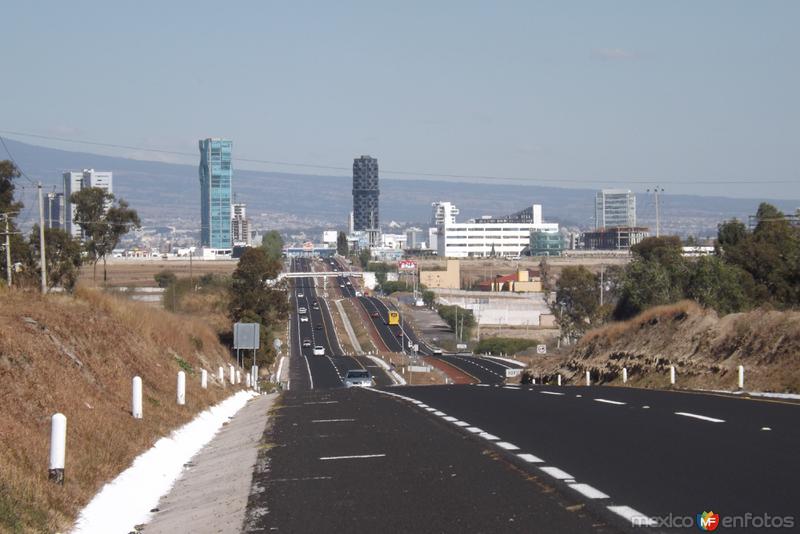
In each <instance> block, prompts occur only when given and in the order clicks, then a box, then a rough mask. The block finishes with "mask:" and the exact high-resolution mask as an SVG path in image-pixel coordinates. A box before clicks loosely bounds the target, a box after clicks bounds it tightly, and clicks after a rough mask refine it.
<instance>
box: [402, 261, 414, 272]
mask: <svg viewBox="0 0 800 534" xmlns="http://www.w3.org/2000/svg"><path fill="white" fill-rule="evenodd" d="M397 268H398V269H399V270H401V271H416V270H417V262H416V261H414V260H400V261H398V262H397Z"/></svg>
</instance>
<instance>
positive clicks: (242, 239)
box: [231, 202, 253, 247]
mask: <svg viewBox="0 0 800 534" xmlns="http://www.w3.org/2000/svg"><path fill="white" fill-rule="evenodd" d="M231 239H232V241H233V246H235V247H249V246H251V245H252V244H253V240H252V237H251V235H250V219H248V218H247V204H245V203H243V202H242V203H237V204H231Z"/></svg>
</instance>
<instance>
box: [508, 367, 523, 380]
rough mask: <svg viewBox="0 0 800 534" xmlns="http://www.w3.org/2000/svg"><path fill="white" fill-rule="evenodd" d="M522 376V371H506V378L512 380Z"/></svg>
mask: <svg viewBox="0 0 800 534" xmlns="http://www.w3.org/2000/svg"><path fill="white" fill-rule="evenodd" d="M521 374H522V369H506V378H514V377H517V376H520V375H521Z"/></svg>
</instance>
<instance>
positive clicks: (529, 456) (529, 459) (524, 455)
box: [517, 453, 544, 464]
mask: <svg viewBox="0 0 800 534" xmlns="http://www.w3.org/2000/svg"><path fill="white" fill-rule="evenodd" d="M517 456H519V457H520V458H522V459H523V460H525V461H526V462H529V463H532V464H538V463H543V462H544V460H542V459H541V458H539V457H538V456H534V455H533V454H528V453H522V454H518V455H517Z"/></svg>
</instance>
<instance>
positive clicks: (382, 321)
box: [358, 297, 403, 352]
mask: <svg viewBox="0 0 800 534" xmlns="http://www.w3.org/2000/svg"><path fill="white" fill-rule="evenodd" d="M373 299H374V297H358V301H359V302H360V303H361V306H362V307H363V308H364V310H365V311H366V312H367V315H368V316H369V318H370V320H371V321H372V324H373V325H375V329H376V330H377V331H378V335H380V337H381V339H382V340H383V342H384V344H385V345H386V347H387V348H388V349H389V351H390V352H403V345H402V343H403V341H402V339H401V338H399V337H398V336H397V334H398V332H400V329H399V327H397V326H390V325H388V324H387V323H388V322H389V316H388V314H387V313H381V311H382V310H381V307H380V306H377V305H376V304H375V302H374V300H373ZM373 314H377V317H375V316H374V315H373Z"/></svg>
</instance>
